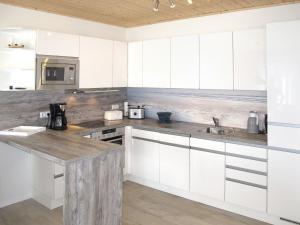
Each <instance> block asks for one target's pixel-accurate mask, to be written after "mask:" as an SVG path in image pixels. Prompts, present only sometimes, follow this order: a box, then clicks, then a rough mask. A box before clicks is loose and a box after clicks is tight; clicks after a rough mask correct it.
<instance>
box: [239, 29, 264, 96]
mask: <svg viewBox="0 0 300 225" xmlns="http://www.w3.org/2000/svg"><path fill="white" fill-rule="evenodd" d="M265 33H266V31H265V29H253V30H243V31H236V32H234V33H233V50H234V89H235V90H266V34H265Z"/></svg>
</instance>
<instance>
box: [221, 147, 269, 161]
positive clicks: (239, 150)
mask: <svg viewBox="0 0 300 225" xmlns="http://www.w3.org/2000/svg"><path fill="white" fill-rule="evenodd" d="M226 152H227V153H232V154H236V155H242V156H249V157H254V158H259V159H267V149H264V148H257V147H252V146H246V145H236V144H226Z"/></svg>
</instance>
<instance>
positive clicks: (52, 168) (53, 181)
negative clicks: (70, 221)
mask: <svg viewBox="0 0 300 225" xmlns="http://www.w3.org/2000/svg"><path fill="white" fill-rule="evenodd" d="M32 165H33V199H35V200H36V201H37V202H39V203H41V204H42V205H44V206H45V207H47V208H49V209H54V208H57V207H60V206H62V204H63V199H64V189H65V177H64V167H63V166H60V165H58V164H55V163H54V162H51V161H48V160H46V159H43V158H40V157H37V156H34V155H33V156H32Z"/></svg>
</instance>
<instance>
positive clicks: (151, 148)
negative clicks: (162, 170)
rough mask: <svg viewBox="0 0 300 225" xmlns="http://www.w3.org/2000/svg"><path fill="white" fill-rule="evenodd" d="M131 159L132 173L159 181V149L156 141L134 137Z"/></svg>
mask: <svg viewBox="0 0 300 225" xmlns="http://www.w3.org/2000/svg"><path fill="white" fill-rule="evenodd" d="M130 161H131V164H130V165H131V168H130V171H131V174H132V175H134V176H136V177H138V178H142V179H145V180H149V181H152V182H159V149H158V148H157V144H156V143H154V142H151V141H145V140H140V139H136V138H134V137H133V138H132V148H131V160H130Z"/></svg>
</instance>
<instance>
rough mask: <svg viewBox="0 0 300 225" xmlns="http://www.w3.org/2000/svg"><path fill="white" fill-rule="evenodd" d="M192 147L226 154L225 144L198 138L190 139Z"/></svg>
mask: <svg viewBox="0 0 300 225" xmlns="http://www.w3.org/2000/svg"><path fill="white" fill-rule="evenodd" d="M190 145H191V147H196V148H204V149H209V150H214V151H219V152H225V143H223V142H218V141H210V140H203V139H198V138H191V139H190Z"/></svg>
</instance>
